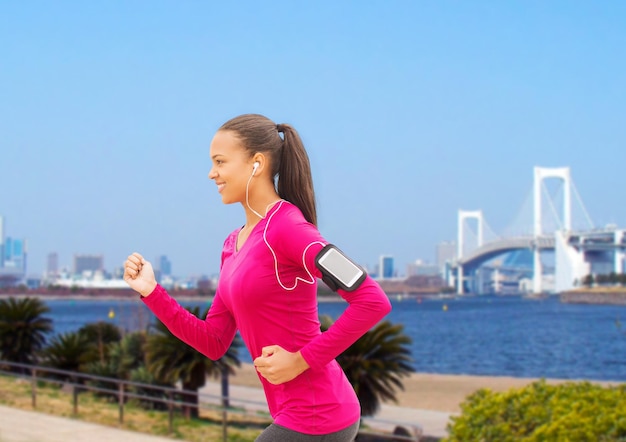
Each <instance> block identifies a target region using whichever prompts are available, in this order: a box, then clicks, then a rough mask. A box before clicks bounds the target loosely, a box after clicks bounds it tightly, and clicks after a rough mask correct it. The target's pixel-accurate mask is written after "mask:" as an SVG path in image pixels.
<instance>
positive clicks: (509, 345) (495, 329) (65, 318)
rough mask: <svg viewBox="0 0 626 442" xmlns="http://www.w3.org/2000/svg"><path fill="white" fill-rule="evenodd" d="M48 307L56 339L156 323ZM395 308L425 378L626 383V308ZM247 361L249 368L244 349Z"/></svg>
mask: <svg viewBox="0 0 626 442" xmlns="http://www.w3.org/2000/svg"><path fill="white" fill-rule="evenodd" d="M46 303H47V305H48V306H49V307H50V309H51V313H49V316H50V317H51V318H52V319H53V322H54V328H55V333H59V332H65V331H72V330H76V329H78V328H80V327H81V326H82V325H83V324H86V323H89V322H96V321H108V322H111V323H114V324H116V325H118V326H120V327H121V328H122V329H125V330H131V329H136V328H138V327H143V326H145V325H146V324H148V322H149V321H153V320H154V317H153V315H152V313H151V312H150V311H149V310H148V309H147V308H146V307H145V306H144V305H143V304H142V303H141V302H140V301H139V300H137V299H135V298H133V299H132V300H128V301H104V300H102V301H91V300H88V301H78V300H64V301H60V300H54V301H52V300H51V301H46ZM392 303H393V310H392V312H391V313H390V314H389V315H388V317H387V319H388V320H390V321H391V322H393V323H402V324H404V326H405V332H406V333H407V334H408V335H409V336H410V337H411V338H412V340H413V343H412V345H411V351H412V356H413V359H414V362H413V365H414V367H415V369H416V370H417V371H418V372H428V373H442V374H473V375H497V376H516V377H546V378H562V379H590V380H619V381H626V306H602V305H578V304H562V303H560V302H559V300H558V298H556V297H551V298H548V299H544V300H529V299H524V298H521V297H490V296H484V297H467V298H458V299H445V300H441V299H437V300H423V301H421V302H418V301H416V300H415V299H404V300H393V301H392ZM183 304H184V305H185V306H195V305H199V306H200V307H201V309H202V310H204V309H205V308H207V307H208V305H209V304H208V303H206V302H204V303H200V302H185V303H183ZM345 306H346V304H345V303H343V302H321V303H320V305H319V310H320V314H329V315H331V316H333V317H337V316H338V315H339V314H341V312H342V311H343V309H344V308H345ZM111 316H112V317H111ZM240 357H241V359H242V361H244V362H250V356H249V354H248V352H247V351H246V350H245V349H242V351H241V355H240Z"/></svg>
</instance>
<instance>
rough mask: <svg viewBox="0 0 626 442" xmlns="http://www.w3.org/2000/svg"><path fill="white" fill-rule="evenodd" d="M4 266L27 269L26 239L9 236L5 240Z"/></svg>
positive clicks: (20, 270) (17, 269) (21, 270)
mask: <svg viewBox="0 0 626 442" xmlns="http://www.w3.org/2000/svg"><path fill="white" fill-rule="evenodd" d="M3 267H4V268H11V269H14V270H16V271H18V272H21V273H23V272H25V271H26V241H25V240H23V239H15V238H11V237H10V236H7V237H6V238H5V240H4V257H3Z"/></svg>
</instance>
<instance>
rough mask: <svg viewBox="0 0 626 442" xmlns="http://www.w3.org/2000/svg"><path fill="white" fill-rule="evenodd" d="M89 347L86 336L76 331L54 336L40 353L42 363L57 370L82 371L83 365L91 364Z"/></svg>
mask: <svg viewBox="0 0 626 442" xmlns="http://www.w3.org/2000/svg"><path fill="white" fill-rule="evenodd" d="M90 345H92V344H91V343H90V342H89V340H88V339H87V336H86V335H84V334H82V333H80V332H77V331H73V332H67V333H62V334H58V335H55V336H53V337H52V339H51V340H50V343H49V344H48V346H47V347H45V348H44V349H43V350H42V352H41V358H42V363H43V365H45V366H47V367H51V368H56V369H58V370H67V371H82V368H83V367H84V366H85V364H88V363H90V362H93V359H92V358H90V356H89V353H90V352H89V351H88V347H89V346H90ZM91 354H92V355H93V352H91Z"/></svg>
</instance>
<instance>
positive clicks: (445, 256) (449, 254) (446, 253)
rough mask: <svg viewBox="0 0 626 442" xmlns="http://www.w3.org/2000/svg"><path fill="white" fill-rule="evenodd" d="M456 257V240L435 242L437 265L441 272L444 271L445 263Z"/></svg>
mask: <svg viewBox="0 0 626 442" xmlns="http://www.w3.org/2000/svg"><path fill="white" fill-rule="evenodd" d="M455 259H456V242H455V241H444V242H440V243H439V244H437V267H439V271H440V272H441V274H443V273H444V272H445V269H446V263H451V262H452V261H454V260H455Z"/></svg>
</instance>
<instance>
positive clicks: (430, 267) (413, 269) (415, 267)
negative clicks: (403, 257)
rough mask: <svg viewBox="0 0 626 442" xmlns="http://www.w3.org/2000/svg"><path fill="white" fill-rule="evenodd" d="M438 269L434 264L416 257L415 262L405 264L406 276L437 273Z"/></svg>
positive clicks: (438, 272)
mask: <svg viewBox="0 0 626 442" xmlns="http://www.w3.org/2000/svg"><path fill="white" fill-rule="evenodd" d="M439 274H440V270H439V268H438V267H437V265H436V264H430V263H427V262H424V261H422V260H420V259H418V260H417V261H415V262H412V263H410V264H407V266H406V276H407V277H410V276H418V275H426V276H432V275H439Z"/></svg>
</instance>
